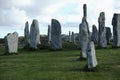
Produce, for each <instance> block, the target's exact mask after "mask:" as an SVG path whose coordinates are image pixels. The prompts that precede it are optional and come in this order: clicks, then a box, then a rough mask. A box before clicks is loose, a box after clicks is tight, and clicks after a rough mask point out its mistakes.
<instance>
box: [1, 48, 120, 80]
mask: <svg viewBox="0 0 120 80" xmlns="http://www.w3.org/2000/svg"><path fill="white" fill-rule="evenodd" d="M3 53H4V49H3V48H0V55H1V56H0V80H120V48H117V49H97V50H96V55H97V60H98V66H97V69H96V71H93V72H86V71H84V70H83V69H84V67H85V65H86V61H77V59H78V58H79V55H80V50H68V49H67V50H61V51H49V50H38V51H26V50H23V49H19V53H18V54H16V55H15V54H14V55H2V54H3Z"/></svg>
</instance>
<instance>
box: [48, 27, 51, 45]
mask: <svg viewBox="0 0 120 80" xmlns="http://www.w3.org/2000/svg"><path fill="white" fill-rule="evenodd" d="M50 42H51V27H50V25H48V44H50Z"/></svg>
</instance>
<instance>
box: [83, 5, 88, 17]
mask: <svg viewBox="0 0 120 80" xmlns="http://www.w3.org/2000/svg"><path fill="white" fill-rule="evenodd" d="M83 16H84V17H87V5H86V4H84V5H83Z"/></svg>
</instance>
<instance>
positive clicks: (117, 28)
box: [112, 13, 120, 47]
mask: <svg viewBox="0 0 120 80" xmlns="http://www.w3.org/2000/svg"><path fill="white" fill-rule="evenodd" d="M112 25H113V47H120V14H116V13H115V14H114V16H113V19H112Z"/></svg>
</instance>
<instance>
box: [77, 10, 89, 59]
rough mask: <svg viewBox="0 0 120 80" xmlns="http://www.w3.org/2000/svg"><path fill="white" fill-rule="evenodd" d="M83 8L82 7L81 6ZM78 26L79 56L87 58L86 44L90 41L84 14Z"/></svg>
mask: <svg viewBox="0 0 120 80" xmlns="http://www.w3.org/2000/svg"><path fill="white" fill-rule="evenodd" d="M83 9H84V8H83ZM79 28H80V31H79V32H80V33H79V34H80V48H81V58H83V59H86V58H87V53H86V49H87V45H88V42H89V41H90V31H89V27H88V22H87V20H86V16H84V17H83V19H82V23H81V24H80V26H79Z"/></svg>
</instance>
